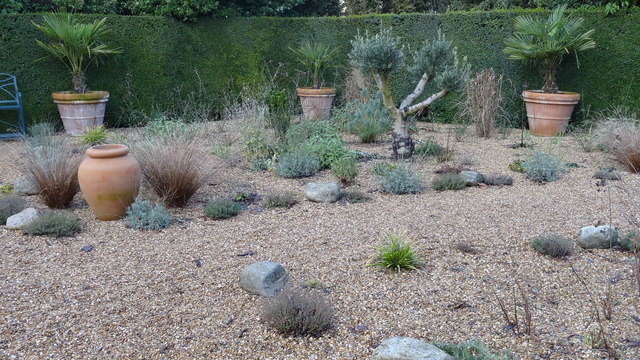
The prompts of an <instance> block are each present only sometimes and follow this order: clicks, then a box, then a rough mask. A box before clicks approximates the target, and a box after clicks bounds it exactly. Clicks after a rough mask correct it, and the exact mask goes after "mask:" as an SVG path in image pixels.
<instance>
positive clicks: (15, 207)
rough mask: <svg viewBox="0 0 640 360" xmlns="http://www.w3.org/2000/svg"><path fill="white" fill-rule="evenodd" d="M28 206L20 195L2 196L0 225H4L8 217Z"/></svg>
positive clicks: (0, 200)
mask: <svg viewBox="0 0 640 360" xmlns="http://www.w3.org/2000/svg"><path fill="white" fill-rule="evenodd" d="M26 207H27V202H26V201H25V200H24V199H23V198H21V197H18V196H13V195H3V196H0V225H4V224H5V223H6V222H7V219H8V218H9V217H10V216H12V215H15V214H17V213H19V212H21V211H22V210H24V209H25V208H26Z"/></svg>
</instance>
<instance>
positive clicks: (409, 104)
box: [349, 29, 469, 158]
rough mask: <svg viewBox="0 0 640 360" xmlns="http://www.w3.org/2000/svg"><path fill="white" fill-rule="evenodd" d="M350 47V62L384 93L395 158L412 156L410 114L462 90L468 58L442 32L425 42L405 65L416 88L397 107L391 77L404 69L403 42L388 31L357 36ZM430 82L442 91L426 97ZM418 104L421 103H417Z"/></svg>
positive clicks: (467, 72) (466, 75)
mask: <svg viewBox="0 0 640 360" xmlns="http://www.w3.org/2000/svg"><path fill="white" fill-rule="evenodd" d="M351 45H352V46H353V49H352V50H351V54H350V55H349V58H350V60H351V63H352V64H353V65H354V66H357V67H358V68H359V69H360V71H362V72H363V73H370V74H372V75H373V77H374V78H375V81H376V84H377V86H378V89H379V90H380V92H382V100H383V104H384V106H385V107H386V108H387V109H388V110H389V114H390V116H391V119H392V120H393V155H394V157H395V158H409V157H411V156H412V155H413V150H414V145H413V140H411V136H410V135H409V122H408V117H409V115H411V114H414V113H416V112H418V111H420V110H422V109H425V108H427V107H428V106H429V105H431V104H432V103H433V102H434V101H436V100H438V99H440V98H442V97H444V96H445V95H447V94H448V93H449V92H451V91H460V90H462V89H463V88H464V85H465V83H466V81H467V78H468V77H469V65H468V63H467V61H466V58H463V59H458V54H457V50H456V48H455V47H453V46H452V44H451V42H449V41H447V40H446V39H445V36H444V34H442V33H438V37H437V38H436V39H434V40H425V41H424V42H423V43H422V44H421V45H420V46H419V47H418V48H417V49H416V50H415V51H413V52H412V53H411V55H410V56H411V61H410V63H409V64H407V65H406V69H407V71H409V72H410V74H411V75H412V77H413V78H414V79H415V80H416V81H417V84H416V86H415V89H414V90H413V92H412V93H410V94H409V95H407V97H406V98H405V99H404V100H402V102H401V103H400V105H399V106H397V105H396V103H395V102H394V100H393V98H392V96H391V88H390V85H389V80H390V79H389V77H390V75H391V73H392V72H393V71H395V70H397V69H400V68H401V67H403V66H405V62H404V59H405V55H404V51H403V48H402V47H401V46H400V40H399V39H398V38H397V37H394V36H392V35H391V31H390V30H388V29H385V30H382V31H381V32H380V33H378V34H376V35H372V36H370V35H369V34H365V35H364V36H362V35H360V34H358V35H356V38H355V39H354V40H352V41H351ZM429 83H434V84H435V85H436V88H437V89H439V90H438V91H437V92H436V93H434V94H432V95H430V96H428V97H426V98H423V97H422V95H423V92H424V90H425V87H426V86H427V84H429ZM416 101H418V102H417V103H415V104H414V102H416Z"/></svg>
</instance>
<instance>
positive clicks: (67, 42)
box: [33, 11, 121, 94]
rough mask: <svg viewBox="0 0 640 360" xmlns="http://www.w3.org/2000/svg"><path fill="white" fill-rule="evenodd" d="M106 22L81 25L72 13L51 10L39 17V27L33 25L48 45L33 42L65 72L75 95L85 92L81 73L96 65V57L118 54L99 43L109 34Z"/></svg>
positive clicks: (118, 51) (116, 50)
mask: <svg viewBox="0 0 640 360" xmlns="http://www.w3.org/2000/svg"><path fill="white" fill-rule="evenodd" d="M106 21H107V18H103V19H101V20H96V21H94V22H92V23H88V24H82V23H79V22H78V20H77V19H76V18H75V17H74V15H73V14H72V13H68V12H66V11H54V12H51V13H48V14H46V15H44V16H43V22H42V24H36V23H33V25H35V27H36V28H38V29H39V30H40V31H42V32H43V33H44V34H45V35H46V36H47V37H48V38H49V40H50V42H49V43H44V42H42V41H40V40H36V43H37V44H38V45H39V46H40V47H41V48H43V49H44V50H46V51H47V52H48V53H49V55H50V56H53V57H55V58H57V59H59V60H60V61H62V63H64V65H65V66H66V67H67V68H68V69H69V71H70V72H71V75H72V77H73V78H72V81H73V89H74V91H75V92H77V93H80V94H84V93H85V92H86V91H87V83H86V78H85V72H86V70H87V68H88V67H89V65H90V64H91V63H93V62H95V63H98V60H99V57H100V56H104V55H108V54H116V53H120V52H121V51H120V50H119V49H114V48H110V47H108V46H107V45H106V44H105V43H104V42H103V41H104V38H105V36H106V35H107V34H108V33H109V29H108V28H107V27H106V25H105V22H106Z"/></svg>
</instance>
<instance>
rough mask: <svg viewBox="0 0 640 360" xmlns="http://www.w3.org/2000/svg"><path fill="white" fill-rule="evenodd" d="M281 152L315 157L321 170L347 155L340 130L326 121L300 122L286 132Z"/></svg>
mask: <svg viewBox="0 0 640 360" xmlns="http://www.w3.org/2000/svg"><path fill="white" fill-rule="evenodd" d="M286 138H287V141H286V146H285V149H286V151H283V152H285V153H286V152H300V153H307V154H313V155H315V157H316V159H317V160H318V161H319V162H320V168H321V169H328V168H330V167H331V164H333V163H334V162H335V161H337V160H338V159H340V158H342V157H344V156H345V155H347V154H349V151H348V150H347V149H346V148H345V147H344V142H343V141H342V133H341V132H340V129H339V128H338V127H337V126H336V125H334V124H331V123H329V122H328V121H308V120H304V121H301V122H299V123H297V124H295V125H293V126H291V128H290V129H289V131H287V136H286Z"/></svg>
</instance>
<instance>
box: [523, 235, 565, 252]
mask: <svg viewBox="0 0 640 360" xmlns="http://www.w3.org/2000/svg"><path fill="white" fill-rule="evenodd" d="M531 247H532V248H533V249H534V250H535V251H537V252H539V253H540V254H542V255H548V256H551V257H563V256H568V255H571V253H573V240H571V239H570V238H568V237H564V236H560V235H542V236H538V237H536V238H534V239H533V240H531Z"/></svg>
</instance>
